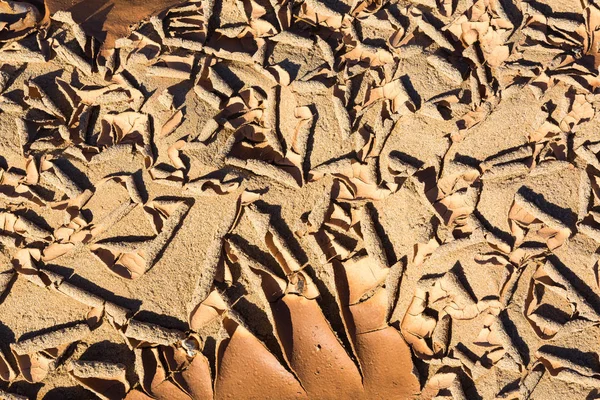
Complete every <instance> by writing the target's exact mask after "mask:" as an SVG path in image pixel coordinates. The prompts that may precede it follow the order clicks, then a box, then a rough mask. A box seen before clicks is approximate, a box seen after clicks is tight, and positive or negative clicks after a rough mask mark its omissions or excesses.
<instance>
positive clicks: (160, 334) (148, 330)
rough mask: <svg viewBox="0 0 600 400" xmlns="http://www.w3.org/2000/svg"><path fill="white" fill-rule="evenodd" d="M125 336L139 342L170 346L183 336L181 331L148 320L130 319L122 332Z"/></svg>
mask: <svg viewBox="0 0 600 400" xmlns="http://www.w3.org/2000/svg"><path fill="white" fill-rule="evenodd" d="M124 334H125V336H126V337H128V338H131V339H135V340H137V341H140V342H148V343H153V344H160V345H163V346H170V345H172V344H173V343H177V342H178V341H180V340H182V339H184V338H185V334H184V333H183V332H182V331H179V330H176V329H168V328H165V327H163V326H160V325H156V324H151V323H149V322H141V321H138V320H135V319H130V320H129V322H128V323H127V328H126V329H125V332H124Z"/></svg>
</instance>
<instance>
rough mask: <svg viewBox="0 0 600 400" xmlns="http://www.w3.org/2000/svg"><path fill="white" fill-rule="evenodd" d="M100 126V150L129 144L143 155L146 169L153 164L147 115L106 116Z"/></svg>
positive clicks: (122, 114) (126, 113) (127, 112)
mask: <svg viewBox="0 0 600 400" xmlns="http://www.w3.org/2000/svg"><path fill="white" fill-rule="evenodd" d="M101 125H102V129H101V131H100V135H99V136H98V145H99V146H100V147H101V148H106V147H111V146H114V145H116V144H125V143H131V144H133V145H134V146H136V148H137V149H139V150H140V152H141V153H142V154H143V156H144V158H145V164H146V167H149V166H151V165H152V164H153V163H154V154H153V151H152V145H151V142H152V139H151V135H150V129H151V128H150V119H149V117H148V115H146V114H142V113H138V112H134V111H126V112H123V113H120V114H107V115H105V116H104V117H102V121H101Z"/></svg>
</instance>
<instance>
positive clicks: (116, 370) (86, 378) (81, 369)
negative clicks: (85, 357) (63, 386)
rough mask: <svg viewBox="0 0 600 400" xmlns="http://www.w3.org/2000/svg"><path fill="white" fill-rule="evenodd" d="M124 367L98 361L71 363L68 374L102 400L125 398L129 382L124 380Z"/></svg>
mask: <svg viewBox="0 0 600 400" xmlns="http://www.w3.org/2000/svg"><path fill="white" fill-rule="evenodd" d="M125 372H126V370H125V366H124V365H123V364H113V363H106V362H100V361H81V360H80V361H73V362H72V363H70V365H69V373H70V374H71V376H73V377H74V378H75V380H76V381H77V382H79V383H80V384H82V385H83V386H84V387H86V388H88V389H89V390H91V391H92V392H93V393H94V394H96V395H97V396H98V397H100V398H101V399H103V400H111V399H117V398H123V397H125V393H127V391H128V390H129V382H127V379H126V378H125Z"/></svg>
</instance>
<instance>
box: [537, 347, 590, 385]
mask: <svg viewBox="0 0 600 400" xmlns="http://www.w3.org/2000/svg"><path fill="white" fill-rule="evenodd" d="M535 355H536V356H537V358H538V360H539V362H541V363H542V364H544V366H545V367H546V370H547V371H548V372H549V373H550V375H551V376H552V377H553V378H555V379H559V380H561V381H565V382H572V383H577V384H579V385H582V386H584V387H593V388H600V373H599V372H598V371H597V370H594V369H593V368H591V367H588V366H585V365H581V364H578V363H575V362H573V361H571V360H569V359H566V358H563V357H560V356H558V355H555V354H553V353H552V352H550V351H547V349H545V346H542V347H541V348H540V349H538V350H537V351H536V353H535Z"/></svg>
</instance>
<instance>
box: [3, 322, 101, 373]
mask: <svg viewBox="0 0 600 400" xmlns="http://www.w3.org/2000/svg"><path fill="white" fill-rule="evenodd" d="M89 333H90V328H89V326H88V325H87V324H85V323H79V324H77V325H73V326H70V327H67V328H60V329H58V330H54V331H50V332H47V333H43V334H41V335H37V336H34V337H32V338H30V339H25V340H20V341H18V342H16V343H13V344H11V350H12V352H13V354H14V356H15V359H16V360H17V364H18V366H19V371H21V374H22V375H23V377H24V378H25V380H26V381H27V382H30V383H36V382H41V381H42V380H43V379H44V378H45V377H46V375H47V374H48V372H49V371H51V370H53V369H54V368H56V363H57V362H58V361H59V360H60V359H61V356H62V355H63V354H64V353H65V352H66V351H67V350H68V348H69V347H70V346H71V345H72V344H73V343H75V342H78V341H80V340H82V339H83V338H84V337H86V336H87V335H88V334H89Z"/></svg>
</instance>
